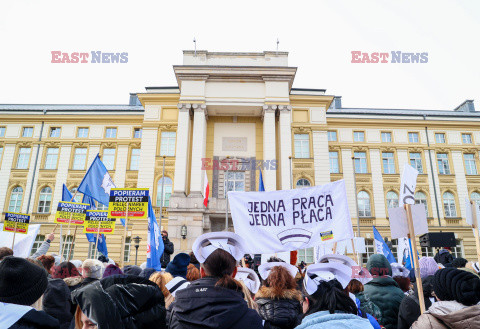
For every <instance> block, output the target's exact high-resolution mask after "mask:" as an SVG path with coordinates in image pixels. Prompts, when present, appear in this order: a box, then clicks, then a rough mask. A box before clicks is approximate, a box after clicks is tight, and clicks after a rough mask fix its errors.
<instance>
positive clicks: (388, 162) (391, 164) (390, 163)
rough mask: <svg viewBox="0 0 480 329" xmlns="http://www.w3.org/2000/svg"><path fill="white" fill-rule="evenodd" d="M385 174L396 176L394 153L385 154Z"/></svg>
mask: <svg viewBox="0 0 480 329" xmlns="http://www.w3.org/2000/svg"><path fill="white" fill-rule="evenodd" d="M382 161H383V173H384V174H394V173H395V159H394V158H393V152H383V153H382Z"/></svg>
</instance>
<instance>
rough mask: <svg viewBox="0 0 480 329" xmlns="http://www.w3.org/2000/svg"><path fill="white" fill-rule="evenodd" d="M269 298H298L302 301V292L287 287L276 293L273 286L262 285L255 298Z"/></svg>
mask: <svg viewBox="0 0 480 329" xmlns="http://www.w3.org/2000/svg"><path fill="white" fill-rule="evenodd" d="M258 298H268V299H296V300H298V301H299V302H302V293H301V292H300V291H298V290H297V289H285V290H283V291H282V293H281V294H280V295H277V294H275V292H274V290H273V288H270V287H265V286H262V287H260V290H259V291H258V292H257V293H256V295H255V299H258Z"/></svg>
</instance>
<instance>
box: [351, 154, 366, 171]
mask: <svg viewBox="0 0 480 329" xmlns="http://www.w3.org/2000/svg"><path fill="white" fill-rule="evenodd" d="M353 156H354V158H355V172H356V173H357V174H366V173H367V153H365V152H354V153H353Z"/></svg>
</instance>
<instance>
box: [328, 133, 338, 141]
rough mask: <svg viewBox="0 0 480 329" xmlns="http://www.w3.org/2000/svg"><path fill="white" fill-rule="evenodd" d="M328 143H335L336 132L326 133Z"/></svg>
mask: <svg viewBox="0 0 480 329" xmlns="http://www.w3.org/2000/svg"><path fill="white" fill-rule="evenodd" d="M327 135H328V141H329V142H336V141H337V132H336V131H329V132H327Z"/></svg>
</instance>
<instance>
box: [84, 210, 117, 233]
mask: <svg viewBox="0 0 480 329" xmlns="http://www.w3.org/2000/svg"><path fill="white" fill-rule="evenodd" d="M99 224H100V225H99ZM114 231H115V218H108V211H98V210H87V217H86V219H85V223H84V225H83V233H94V234H97V233H99V234H113V232H114Z"/></svg>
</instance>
